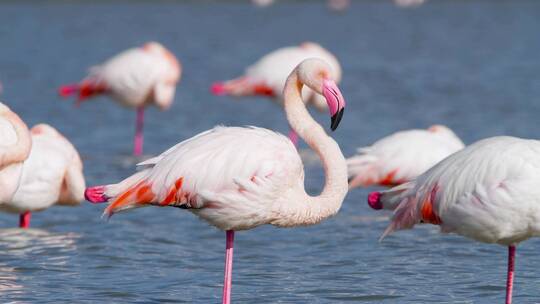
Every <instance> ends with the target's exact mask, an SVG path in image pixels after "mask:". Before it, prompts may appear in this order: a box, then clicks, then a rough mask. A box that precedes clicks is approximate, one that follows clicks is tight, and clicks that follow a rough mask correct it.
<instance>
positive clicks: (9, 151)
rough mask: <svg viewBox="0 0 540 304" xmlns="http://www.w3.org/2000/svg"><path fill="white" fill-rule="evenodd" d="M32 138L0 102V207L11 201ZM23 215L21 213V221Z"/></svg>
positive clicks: (17, 119)
mask: <svg viewBox="0 0 540 304" xmlns="http://www.w3.org/2000/svg"><path fill="white" fill-rule="evenodd" d="M31 147H32V139H31V137H30V132H29V131H28V127H27V126H26V124H25V123H24V122H23V121H22V120H21V119H20V118H19V116H17V114H15V113H14V112H12V111H11V110H10V109H9V108H8V107H7V106H6V105H4V104H3V103H0V168H1V169H0V207H2V206H4V205H5V204H6V203H9V202H11V200H12V199H13V196H14V194H15V192H16V191H17V188H18V187H19V184H20V180H21V175H22V173H23V162H24V161H25V160H26V159H27V158H28V156H29V155H30V149H31ZM24 219H25V217H24V216H22V215H21V219H20V220H21V223H20V225H22V224H23V223H24Z"/></svg>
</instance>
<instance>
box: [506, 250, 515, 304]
mask: <svg viewBox="0 0 540 304" xmlns="http://www.w3.org/2000/svg"><path fill="white" fill-rule="evenodd" d="M515 257H516V246H508V276H507V279H506V304H512V288H513V287H514V260H515Z"/></svg>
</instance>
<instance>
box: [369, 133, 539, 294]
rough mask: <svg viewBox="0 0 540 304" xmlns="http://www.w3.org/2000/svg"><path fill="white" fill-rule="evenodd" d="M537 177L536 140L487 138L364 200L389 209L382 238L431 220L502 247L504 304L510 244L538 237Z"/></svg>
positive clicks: (510, 280)
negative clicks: (505, 262)
mask: <svg viewBox="0 0 540 304" xmlns="http://www.w3.org/2000/svg"><path fill="white" fill-rule="evenodd" d="M539 180H540V141H538V140H527V139H521V138H516V137H492V138H488V139H484V140H481V141H478V142H476V143H474V144H472V145H470V146H468V147H467V148H465V149H463V150H461V151H459V152H456V153H454V154H453V155H451V156H449V157H448V158H446V159H444V160H443V161H441V162H440V163H438V164H437V165H436V166H434V167H433V168H431V169H429V170H428V171H427V172H425V173H424V174H422V175H420V176H419V177H418V178H416V179H415V180H413V181H411V182H409V183H406V184H403V185H400V186H397V187H395V188H392V189H390V190H388V191H383V192H382V193H378V192H375V193H372V194H370V196H369V198H368V203H369V204H370V206H372V207H373V208H375V209H381V208H384V209H391V210H394V215H393V217H392V222H391V224H390V225H389V227H388V228H387V229H386V231H385V232H384V234H383V237H384V236H386V235H388V234H389V233H391V232H393V231H395V230H400V229H409V228H412V227H413V226H414V225H416V224H418V223H432V224H435V225H439V226H440V227H441V231H442V232H447V233H457V234H460V235H462V236H465V237H468V238H471V239H474V240H476V241H480V242H484V243H496V244H500V245H505V246H508V248H509V250H508V252H509V258H508V279H507V295H506V303H507V304H510V303H511V302H512V286H513V278H514V257H515V246H516V245H517V244H518V243H520V242H522V241H525V240H527V239H529V238H531V237H538V236H540V190H539V188H538V187H537V184H538V181H539Z"/></svg>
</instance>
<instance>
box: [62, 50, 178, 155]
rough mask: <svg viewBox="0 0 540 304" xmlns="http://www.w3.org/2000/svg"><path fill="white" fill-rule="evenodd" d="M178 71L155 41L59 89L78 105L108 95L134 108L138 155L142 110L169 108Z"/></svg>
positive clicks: (91, 70)
mask: <svg viewBox="0 0 540 304" xmlns="http://www.w3.org/2000/svg"><path fill="white" fill-rule="evenodd" d="M181 72H182V69H181V65H180V63H179V62H178V60H177V59H176V57H174V55H173V54H172V53H171V52H169V51H168V50H167V49H166V48H165V47H163V46H162V45H161V44H159V43H157V42H148V43H146V44H145V45H143V46H142V47H138V48H133V49H129V50H127V51H124V52H122V53H120V54H118V55H116V56H114V57H113V58H111V59H109V60H107V61H106V62H105V63H103V64H101V65H99V66H95V67H92V68H91V69H90V74H89V76H88V77H86V78H85V79H83V80H82V81H81V82H79V83H77V84H71V85H64V86H61V87H60V89H59V94H60V95H61V96H63V97H69V96H72V95H74V94H76V95H77V104H79V103H80V102H82V101H84V100H86V99H88V98H90V97H94V96H97V95H101V94H108V95H110V96H111V97H113V98H114V99H115V100H116V101H118V102H119V103H120V104H121V105H123V106H126V107H131V108H137V123H136V126H135V142H134V149H133V154H134V155H136V156H139V155H141V154H142V152H143V122H144V107H145V106H147V105H150V104H154V105H156V106H157V107H159V108H160V109H161V110H166V109H168V108H169V107H170V106H171V104H172V102H173V100H174V93H175V90H176V85H177V83H178V81H180V76H181Z"/></svg>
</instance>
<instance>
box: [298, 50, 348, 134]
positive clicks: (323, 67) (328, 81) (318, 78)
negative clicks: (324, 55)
mask: <svg viewBox="0 0 540 304" xmlns="http://www.w3.org/2000/svg"><path fill="white" fill-rule="evenodd" d="M298 69H299V70H298V74H299V80H300V81H301V82H303V83H304V84H305V85H307V86H308V87H309V88H311V89H312V90H314V91H315V92H317V93H319V94H321V95H322V96H324V98H325V99H326V103H327V104H328V110H329V112H330V113H329V114H330V117H331V124H330V128H331V129H332V131H335V130H336V129H337V127H338V126H339V123H340V121H341V118H343V112H344V111H345V98H343V95H342V94H341V91H340V90H339V88H338V86H337V84H336V81H335V79H336V77H335V72H334V71H333V70H332V68H331V67H330V65H329V64H328V63H326V62H325V61H324V60H321V59H315V58H312V59H306V60H304V61H303V62H302V63H300V65H299V67H298Z"/></svg>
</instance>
